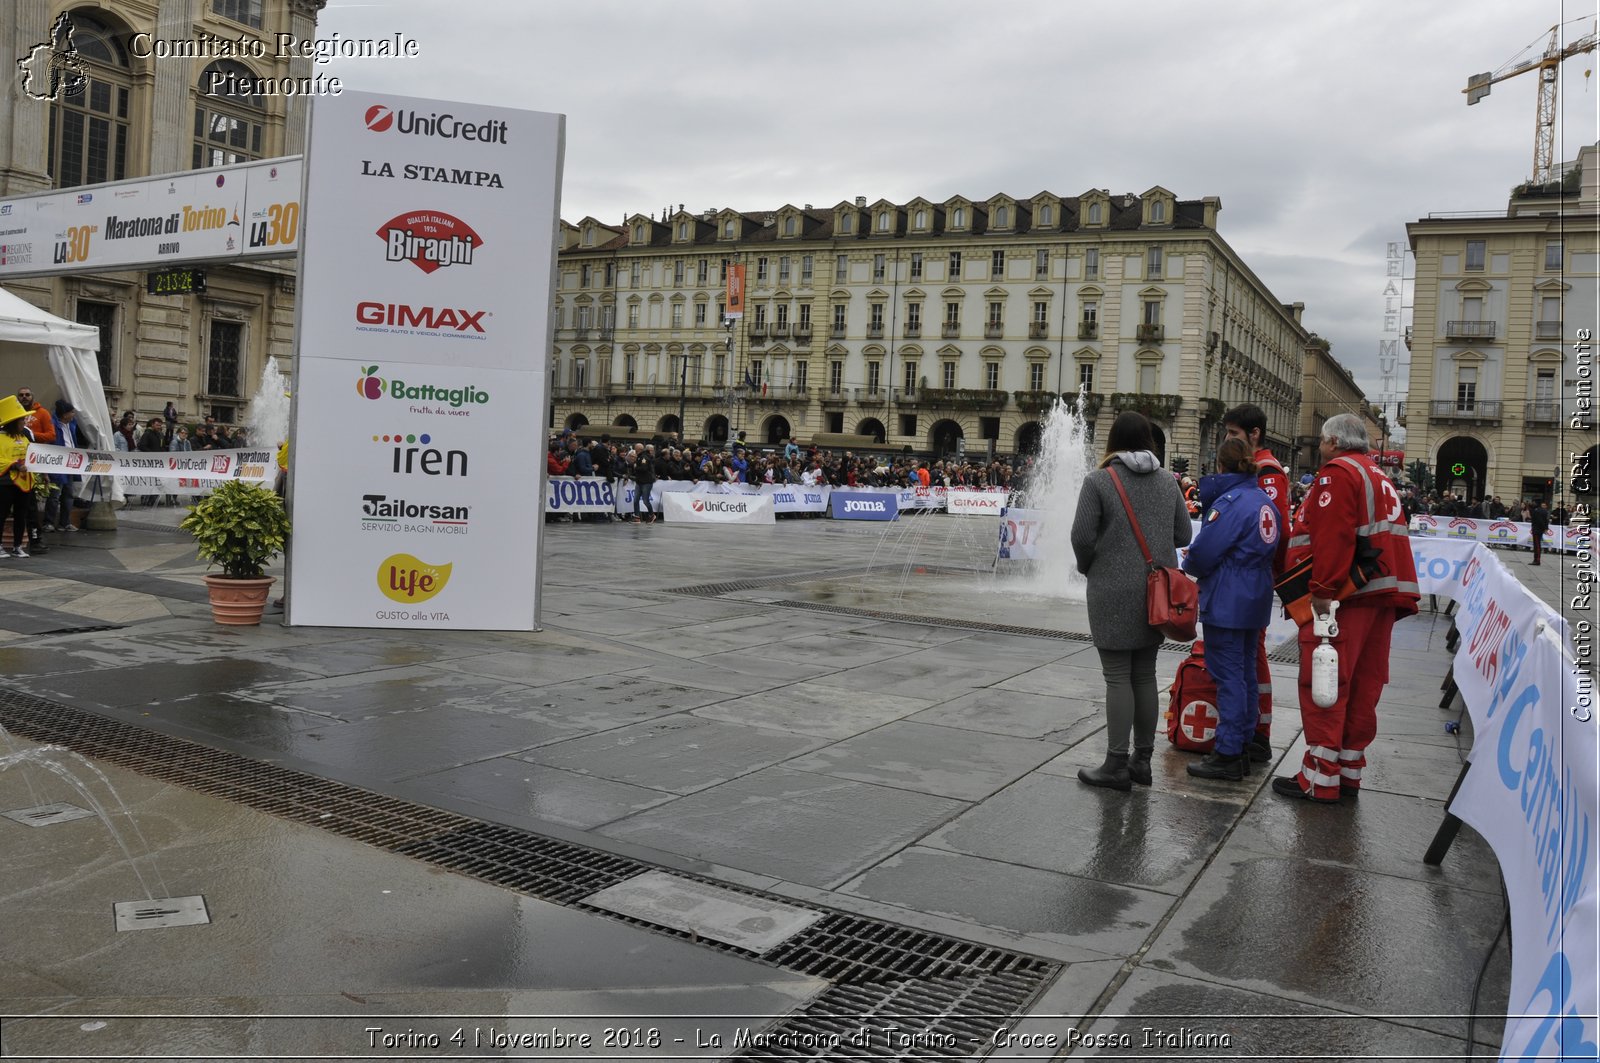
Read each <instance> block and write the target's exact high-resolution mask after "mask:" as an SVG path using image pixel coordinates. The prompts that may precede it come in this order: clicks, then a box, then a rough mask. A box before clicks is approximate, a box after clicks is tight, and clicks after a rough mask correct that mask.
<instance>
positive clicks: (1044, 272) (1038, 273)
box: [1033, 248, 1050, 281]
mask: <svg viewBox="0 0 1600 1063" xmlns="http://www.w3.org/2000/svg"><path fill="white" fill-rule="evenodd" d="M1033 276H1034V279H1035V280H1041V281H1042V280H1044V279H1046V278H1047V277H1049V276H1050V252H1049V251H1046V250H1045V249H1043V248H1040V249H1039V250H1038V251H1035V252H1034V253H1033Z"/></svg>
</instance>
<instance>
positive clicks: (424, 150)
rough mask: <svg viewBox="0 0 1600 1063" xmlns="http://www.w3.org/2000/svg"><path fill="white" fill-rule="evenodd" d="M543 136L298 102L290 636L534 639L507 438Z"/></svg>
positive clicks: (554, 168) (546, 330)
mask: <svg viewBox="0 0 1600 1063" xmlns="http://www.w3.org/2000/svg"><path fill="white" fill-rule="evenodd" d="M563 138H564V119H563V118H562V116H560V115H554V114H543V113H539V112H534V111H517V110H511V109H508V108H503V107H490V106H483V105H479V104H474V103H459V102H452V101H445V100H426V99H414V98H410V97H403V96H390V95H387V94H383V95H380V94H373V93H360V92H350V91H346V92H345V93H343V94H341V95H339V96H323V97H318V98H316V99H315V100H314V101H313V102H312V112H311V133H310V138H309V146H308V150H307V152H306V156H305V168H306V194H305V201H304V202H305V232H304V235H303V236H302V239H301V260H300V276H299V285H298V291H299V303H298V310H299V320H298V322H297V329H296V337H297V351H296V354H297V359H298V361H297V366H296V372H295V389H294V426H295V436H296V440H297V442H296V444H295V445H294V446H293V447H292V450H291V453H292V454H293V458H294V460H293V464H292V466H291V470H290V475H291V503H292V508H293V511H294V512H293V515H294V517H295V530H294V542H293V549H292V550H291V551H290V556H289V575H290V594H289V606H288V608H289V622H290V623H291V624H297V625H298V624H313V625H338V626H348V627H416V628H435V629H437V628H469V629H486V630H521V631H525V630H529V629H531V628H532V627H533V626H534V623H535V619H536V616H537V609H538V603H537V595H538V586H539V557H540V552H541V551H540V536H541V535H542V533H543V526H544V522H543V521H542V520H541V519H540V515H541V513H542V511H543V510H544V508H545V506H546V504H547V502H548V498H547V497H546V492H545V488H544V479H545V478H544V455H543V449H542V446H540V443H541V441H540V440H539V439H538V438H537V434H533V435H530V434H529V432H528V431H527V421H528V418H529V417H530V416H533V415H534V413H535V412H536V411H538V410H542V409H544V408H545V405H546V397H545V387H546V383H547V378H546V375H545V373H544V371H543V369H544V364H543V360H542V358H537V357H530V354H529V352H530V351H538V350H542V349H543V345H544V344H546V343H548V341H549V338H550V321H549V316H548V315H549V307H550V305H551V302H552V298H553V295H554V287H553V280H552V278H553V271H554V260H555V233H556V230H557V226H558V206H559V202H560V192H561V189H560V178H561V158H562V150H563ZM425 172H427V173H448V174H450V175H451V178H452V179H451V180H450V181H449V182H439V181H435V180H425V179H423V177H422V175H423V174H424V173H425ZM302 429H304V435H303V436H302V435H301V430H302ZM302 438H303V439H304V440H306V443H305V445H303V446H302V445H299V444H298V440H299V439H302ZM318 448H326V450H327V451H328V452H329V453H333V454H337V455H339V460H337V461H319V460H316V458H314V457H313V456H312V455H314V454H315V453H316V452H317V450H318ZM375 498H376V499H380V500H381V501H380V502H378V503H374V502H373V501H372V500H373V499H375Z"/></svg>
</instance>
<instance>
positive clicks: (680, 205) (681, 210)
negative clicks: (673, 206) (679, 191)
mask: <svg viewBox="0 0 1600 1063" xmlns="http://www.w3.org/2000/svg"><path fill="white" fill-rule="evenodd" d="M678 213H679V214H682V213H683V204H682V203H679V204H678Z"/></svg>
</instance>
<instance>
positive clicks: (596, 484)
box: [544, 476, 631, 513]
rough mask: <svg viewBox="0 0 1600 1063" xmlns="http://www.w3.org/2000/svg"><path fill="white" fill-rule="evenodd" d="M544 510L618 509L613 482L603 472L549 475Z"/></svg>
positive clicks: (607, 510) (602, 511) (576, 511)
mask: <svg viewBox="0 0 1600 1063" xmlns="http://www.w3.org/2000/svg"><path fill="white" fill-rule="evenodd" d="M630 486H631V485H630ZM630 501H631V500H630ZM544 511H545V512H546V513H612V512H617V492H616V483H615V482H613V481H610V480H607V479H606V478H605V477H604V476H552V477H550V479H548V480H547V481H545V485H544Z"/></svg>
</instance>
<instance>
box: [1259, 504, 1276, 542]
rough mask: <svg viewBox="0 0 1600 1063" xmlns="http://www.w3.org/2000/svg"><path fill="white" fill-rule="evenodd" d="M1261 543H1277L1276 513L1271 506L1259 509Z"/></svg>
mask: <svg viewBox="0 0 1600 1063" xmlns="http://www.w3.org/2000/svg"><path fill="white" fill-rule="evenodd" d="M1261 541H1262V542H1264V543H1275V542H1277V541H1278V511H1277V510H1275V509H1273V508H1272V507H1271V506H1262V507H1261Z"/></svg>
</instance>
